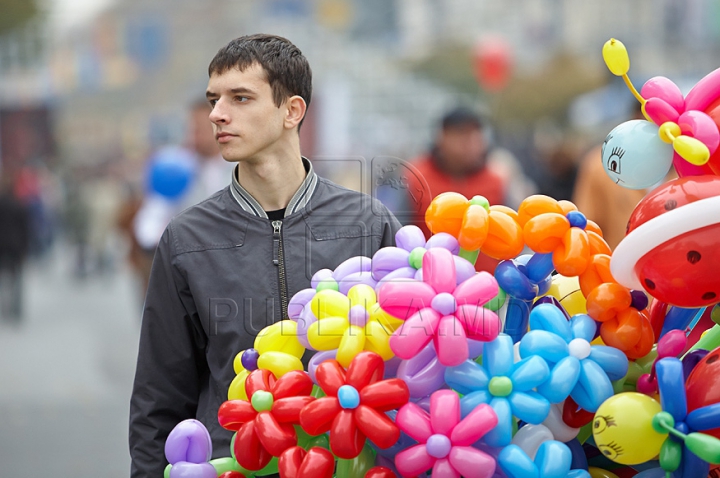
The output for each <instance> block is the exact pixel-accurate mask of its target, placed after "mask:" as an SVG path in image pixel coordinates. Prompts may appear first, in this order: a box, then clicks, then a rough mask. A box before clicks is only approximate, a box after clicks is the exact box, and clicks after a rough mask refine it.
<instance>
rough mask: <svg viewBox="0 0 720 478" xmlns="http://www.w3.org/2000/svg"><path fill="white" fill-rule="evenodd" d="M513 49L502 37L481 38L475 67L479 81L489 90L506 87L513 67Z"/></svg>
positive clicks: (477, 47) (477, 46) (476, 50)
mask: <svg viewBox="0 0 720 478" xmlns="http://www.w3.org/2000/svg"><path fill="white" fill-rule="evenodd" d="M511 56H512V54H511V51H510V46H509V45H508V43H507V42H506V41H505V40H504V39H502V38H501V37H489V38H485V39H483V40H480V41H479V42H478V44H477V45H476V47H475V52H474V59H473V60H474V68H475V78H476V79H477V82H478V83H479V84H480V86H482V87H483V88H484V89H485V90H487V91H492V92H497V91H500V90H502V89H503V88H505V86H506V85H507V82H508V80H509V79H510V70H511V67H512V59H511Z"/></svg>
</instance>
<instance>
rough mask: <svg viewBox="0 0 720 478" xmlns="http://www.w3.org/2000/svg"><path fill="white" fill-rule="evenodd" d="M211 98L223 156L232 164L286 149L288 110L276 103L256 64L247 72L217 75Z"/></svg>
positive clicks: (212, 118) (211, 83)
mask: <svg viewBox="0 0 720 478" xmlns="http://www.w3.org/2000/svg"><path fill="white" fill-rule="evenodd" d="M207 97H208V100H209V101H210V105H211V106H212V108H213V109H212V111H211V112H210V121H211V122H212V123H213V131H214V133H215V139H216V140H217V143H218V146H219V147H220V153H221V154H222V156H223V158H225V159H226V160H228V161H244V160H256V159H259V158H260V157H261V156H262V155H263V154H267V153H271V154H272V153H273V152H274V151H276V150H279V149H280V148H281V147H282V146H281V145H280V144H279V142H280V139H281V137H282V136H283V134H284V133H285V132H286V130H285V128H284V126H283V121H284V118H285V114H286V112H287V108H286V107H285V104H283V105H281V107H280V108H278V107H277V106H276V105H275V103H274V102H273V98H272V89H271V88H270V84H269V83H268V81H267V80H266V79H265V72H264V71H263V69H262V68H261V67H260V66H259V65H257V64H253V65H251V66H249V67H248V68H246V69H245V70H244V71H239V70H238V69H235V68H233V69H230V70H227V71H225V72H223V73H220V74H217V73H216V74H213V75H212V76H211V77H210V80H209V81H208V88H207Z"/></svg>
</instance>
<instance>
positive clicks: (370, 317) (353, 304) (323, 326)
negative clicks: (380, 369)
mask: <svg viewBox="0 0 720 478" xmlns="http://www.w3.org/2000/svg"><path fill="white" fill-rule="evenodd" d="M309 306H310V310H312V312H313V315H314V316H315V317H317V320H316V321H315V322H313V323H312V324H310V326H309V327H308V330H307V338H308V342H309V343H310V345H311V346H312V347H313V348H314V349H316V350H337V354H336V358H337V361H338V362H340V365H342V366H343V367H348V366H349V365H350V361H351V360H352V359H353V358H354V357H355V356H356V355H357V354H358V353H360V352H361V351H363V350H368V351H370V352H375V353H376V354H378V355H380V356H381V357H382V358H383V360H390V359H391V358H392V357H393V356H394V355H393V352H392V350H390V345H389V344H388V341H389V339H390V334H392V333H393V332H394V331H395V330H396V329H397V328H398V327H399V326H400V325H401V324H402V321H400V320H398V319H396V318H395V317H392V316H390V315H388V314H387V313H385V312H384V311H383V310H382V309H381V308H380V305H379V304H378V303H377V298H376V296H375V291H374V290H373V288H372V287H370V286H368V285H365V284H358V285H356V286H353V287H352V288H351V289H350V290H349V291H348V294H347V296H346V295H344V294H342V293H340V292H337V291H334V290H331V289H325V290H321V291H320V292H318V293H317V294H315V297H313V299H312V300H311V301H310V304H309Z"/></svg>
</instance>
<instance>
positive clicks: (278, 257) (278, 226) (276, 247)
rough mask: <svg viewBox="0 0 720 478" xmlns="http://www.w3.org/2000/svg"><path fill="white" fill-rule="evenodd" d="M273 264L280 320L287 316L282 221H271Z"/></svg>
mask: <svg viewBox="0 0 720 478" xmlns="http://www.w3.org/2000/svg"><path fill="white" fill-rule="evenodd" d="M272 226H273V264H274V265H276V266H277V267H278V282H279V284H278V285H279V288H280V318H281V319H284V318H285V316H286V315H287V307H288V298H287V281H286V280H285V260H284V256H283V243H282V233H281V230H282V221H273V222H272Z"/></svg>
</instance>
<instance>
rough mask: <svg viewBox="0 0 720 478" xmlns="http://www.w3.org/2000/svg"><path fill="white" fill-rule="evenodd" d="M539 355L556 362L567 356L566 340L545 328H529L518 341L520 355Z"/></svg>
mask: <svg viewBox="0 0 720 478" xmlns="http://www.w3.org/2000/svg"><path fill="white" fill-rule="evenodd" d="M533 355H537V356H540V357H542V358H544V359H545V360H547V361H548V362H550V363H556V362H559V361H560V360H562V359H563V358H565V357H567V356H568V345H567V342H566V341H565V340H564V339H563V338H562V337H560V336H559V335H557V334H555V333H553V332H548V331H546V330H531V331H530V332H528V333H527V334H525V335H524V336H523V338H522V340H521V341H520V356H521V357H523V358H526V357H532V356H533Z"/></svg>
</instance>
